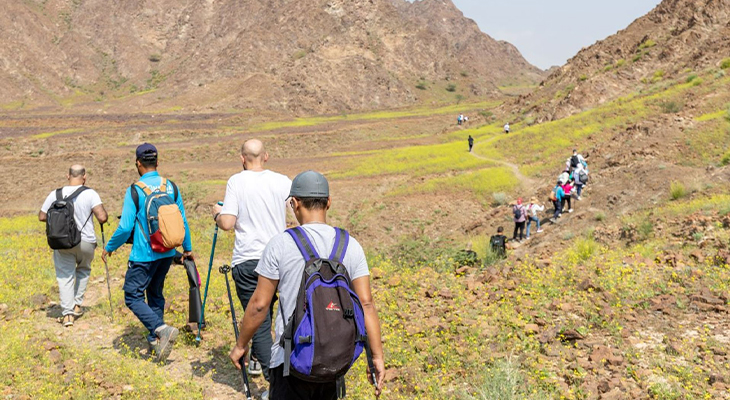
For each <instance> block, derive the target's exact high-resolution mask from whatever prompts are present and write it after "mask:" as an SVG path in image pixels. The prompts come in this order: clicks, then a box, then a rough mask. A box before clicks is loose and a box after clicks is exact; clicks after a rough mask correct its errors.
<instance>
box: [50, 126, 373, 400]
mask: <svg viewBox="0 0 730 400" xmlns="http://www.w3.org/2000/svg"><path fill="white" fill-rule="evenodd" d="M268 159H269V155H268V153H267V152H266V150H265V147H264V144H263V143H262V142H261V141H260V140H257V139H250V140H247V141H246V142H245V143H244V144H243V146H242V148H241V155H240V161H241V163H242V166H243V170H242V171H241V172H239V173H237V174H235V175H233V176H232V177H231V178H230V179H229V180H228V183H227V186H226V192H225V198H224V201H223V203H222V205H220V203H219V204H217V205H214V206H213V207H212V216H213V221H214V222H215V224H216V227H217V228H220V229H223V230H233V231H234V232H235V244H234V249H233V257H232V265H233V268H232V269H231V272H232V277H233V280H234V282H235V289H236V294H237V295H238V298H239V300H240V302H241V305H242V306H243V309H244V310H245V314H244V317H243V318H242V319H241V321H240V323H239V324H238V328H239V329H238V330H236V336H237V340H236V342H235V345H234V346H233V348H232V350H231V352H230V355H229V356H230V359H231V362H232V363H233V364H234V365H235V367H236V368H238V369H243V368H245V365H244V364H245V363H246V356H249V357H250V361H249V362H248V368H247V371H248V372H249V373H251V374H261V375H263V376H264V378H265V379H266V380H267V381H268V383H269V390H267V391H265V392H264V393H263V394H262V395H261V398H262V399H277V400H283V399H336V398H342V397H344V395H345V387H344V375H345V373H346V372H347V370H348V369H349V368H350V367H351V365H352V364H353V363H354V362H355V360H356V359H357V358H358V357H359V356H360V355H361V353H362V352H363V351H365V352H366V355H367V356H368V367H367V375H368V379H369V380H370V382H371V384H374V386H375V394H376V396H379V395H380V392H381V387H382V383H383V379H384V376H385V375H384V374H385V364H384V356H383V345H382V341H381V335H380V322H379V319H378V314H377V310H376V308H375V304H374V300H373V296H372V293H371V288H370V279H369V275H370V273H369V269H368V263H367V260H366V257H365V253H364V251H363V248H362V246H361V245H360V244H359V243H358V242H357V240H356V239H355V238H353V237H351V236H350V235H349V234H348V233H347V232H346V231H345V230H342V229H340V228H335V227H332V226H330V225H328V224H327V213H328V210H329V208H330V206H331V197H330V190H329V183H328V181H327V179H326V178H325V177H324V176H323V175H322V174H320V173H318V172H315V171H305V172H302V173H300V174H299V175H297V176H296V177H295V178H294V180H290V179H289V178H288V177H287V176H285V175H282V174H279V173H276V172H273V171H270V170H267V169H266V168H265V163H266V162H267V161H268ZM135 166H136V169H137V172H138V173H139V176H140V179H139V181H137V182H136V183H134V184H132V185H131V186H129V187H127V189H126V192H125V194H124V204H123V207H122V212H121V217H120V220H119V226H118V227H117V229H116V231H115V232H114V234H113V236H112V237H111V239H110V240H109V242H108V243H105V244H104V246H103V250H102V256H101V258H102V260H103V261H104V263H105V265H106V263H107V260H108V259H109V257H111V256H112V255H113V254H114V253H115V252H116V251H117V250H118V249H119V248H120V247H122V246H123V245H124V244H125V243H131V244H132V249H131V251H130V254H129V260H128V263H127V270H126V274H125V278H124V285H123V290H124V300H125V304H126V306H127V307H128V308H129V309H130V310H131V311H132V313H134V315H135V316H136V317H137V318H138V319H139V321H140V322H141V323H142V325H144V327H145V328H146V329H147V330H148V334H147V341H148V344H149V350H150V354H152V355H154V357H155V358H154V359H155V361H157V362H164V361H166V360H167V358H168V357H169V355H170V353H171V351H172V348H173V344H174V342H175V340H176V338H177V336H178V334H179V331H178V329H177V328H176V327H173V326H169V325H167V324H166V323H165V318H164V313H165V296H164V293H163V289H164V285H165V280H166V277H167V274H168V272H169V270H170V267H171V264H172V262H173V258H174V257H175V256H176V254H179V253H177V251H176V248H177V247H182V250H183V252H182V259H183V260H194V255H193V252H192V251H193V245H192V240H191V235H190V227H189V225H188V222H187V217H186V214H185V207H184V201H183V196H182V191H181V190H180V189H179V188H178V187H177V186H176V185H175V183H173V182H172V181H170V180H168V179H166V178H164V177H163V176H161V175H160V174H159V172H158V166H159V162H158V152H157V149H156V148H155V146H153V145H151V144H148V143H144V144H142V145H140V146H139V147H137V149H136V153H135ZM67 179H68V185H66V186H64V187H62V188H60V189H57V190H54V191H52V192H51V193H50V194H49V195H48V197H47V199H46V201H45V202H44V204H43V206H42V207H41V210H40V213H39V220H41V221H45V222H46V233H47V237H48V243H49V245H50V247H51V248H52V249H53V261H54V264H55V269H56V278H57V281H58V285H59V292H60V299H61V301H60V304H61V308H62V317H61V318H60V319H59V322H61V323H62V324H63V326H64V327H72V326H73V324H74V321H75V320H76V319H78V318H80V317H81V316H82V315H83V313H84V311H85V310H84V308H83V307H82V305H83V300H84V293H85V291H86V286H87V283H88V279H89V275H90V272H91V262H92V260H93V258H94V250H95V248H96V246H97V240H96V235H95V232H94V224H93V221H92V217H96V219H97V220H98V221H99V223H100V224H101V232H102V242H104V230H103V226H104V225H103V224H105V223H106V222H107V219H108V216H107V211H106V209H105V207H104V205H103V203H102V201H101V198H100V197H99V194H98V193H97V192H96V191H94V190H93V189H91V188H88V187H87V186H85V185H86V181H87V175H86V170H85V168H84V167H83V166H81V165H73V166H71V168H70V169H69V172H68V176H67ZM287 213H290V214H292V215H293V216H294V218H295V219H296V221H297V222H298V225H297V226H295V227H292V228H289V229H287ZM90 222H91V223H90ZM213 245H214V246H215V241H214V244H213ZM211 262H212V257H211ZM208 279H210V276H209V277H208ZM226 279H227V275H226ZM229 298H230V289H229ZM305 298H306V301H305ZM277 299H278V313H277V314H276V319H275V320H274V337H273V338H272V334H271V325H272V319H273V317H274V314H273V311H274V303H275V302H276V300H277ZM231 307H233V305H232V304H231ZM234 320H235V316H234ZM239 330H240V335H239V334H238V331H239ZM315 333H316V335H315ZM249 342H252V346H251V349H250V351H249ZM249 352H250V355H249ZM242 373H243V375H244V382H246V378H245V377H246V374H245V371H243V370H242ZM244 388H245V390H246V391H247V390H248V388H247V384H244Z"/></svg>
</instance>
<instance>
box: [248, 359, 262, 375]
mask: <svg viewBox="0 0 730 400" xmlns="http://www.w3.org/2000/svg"><path fill="white" fill-rule="evenodd" d="M263 373H264V371H263V370H262V369H261V363H260V362H258V361H256V360H249V362H248V374H249V375H252V376H259V375H261V374H263Z"/></svg>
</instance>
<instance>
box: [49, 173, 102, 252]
mask: <svg viewBox="0 0 730 400" xmlns="http://www.w3.org/2000/svg"><path fill="white" fill-rule="evenodd" d="M80 187H81V185H78V186H64V187H63V189H62V190H61V195H62V196H63V197H64V198H65V197H66V196H70V195H71V194H72V193H73V192H75V191H76V189H78V188H80ZM54 201H56V191H55V190H54V191H52V192H51V193H50V194H49V195H48V197H46V201H44V202H43V206H42V207H41V211H43V212H44V213H47V212H48V209H49V208H51V204H53V202H54ZM73 202H74V219H75V220H76V226H77V227H78V228H80V229H81V240H83V241H84V242H87V243H96V233H95V232H94V221H93V220H94V217H91V214H92V212H91V209H92V208H94V207H96V206H98V205H100V204H102V203H101V198H100V197H99V193H96V191H95V190H94V189H86V190H84V191H83V192H81V194H79V195H78V196H76V198H75V199H74V200H73ZM87 220H88V221H87ZM82 226H83V227H82Z"/></svg>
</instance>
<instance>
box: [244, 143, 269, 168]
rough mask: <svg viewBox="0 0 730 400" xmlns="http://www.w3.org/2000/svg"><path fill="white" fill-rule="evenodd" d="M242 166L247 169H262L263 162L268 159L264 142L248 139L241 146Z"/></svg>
mask: <svg viewBox="0 0 730 400" xmlns="http://www.w3.org/2000/svg"><path fill="white" fill-rule="evenodd" d="M241 159H242V161H243V168H244V169H247V170H260V169H263V167H264V163H265V162H266V161H268V160H269V154H268V153H267V152H266V148H265V147H264V143H263V142H262V141H260V140H258V139H249V140H247V141H245V142H244V143H243V146H241Z"/></svg>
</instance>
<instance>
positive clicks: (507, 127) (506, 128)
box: [504, 122, 509, 134]
mask: <svg viewBox="0 0 730 400" xmlns="http://www.w3.org/2000/svg"><path fill="white" fill-rule="evenodd" d="M504 133H506V134H509V122H507V123H506V124H504Z"/></svg>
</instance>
